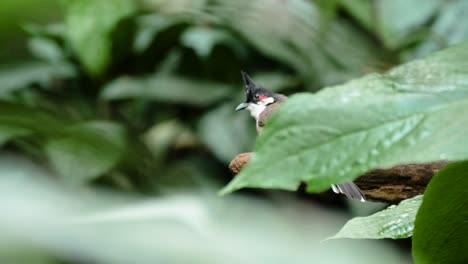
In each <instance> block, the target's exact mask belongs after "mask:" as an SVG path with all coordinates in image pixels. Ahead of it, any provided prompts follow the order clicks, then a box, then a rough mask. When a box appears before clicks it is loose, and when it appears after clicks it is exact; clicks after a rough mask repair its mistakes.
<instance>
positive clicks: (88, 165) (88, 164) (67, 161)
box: [44, 121, 126, 183]
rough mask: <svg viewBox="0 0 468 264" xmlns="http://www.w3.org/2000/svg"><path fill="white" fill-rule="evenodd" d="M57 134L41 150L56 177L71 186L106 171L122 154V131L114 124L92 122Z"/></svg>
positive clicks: (123, 139) (123, 142)
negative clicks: (56, 173) (55, 171)
mask: <svg viewBox="0 0 468 264" xmlns="http://www.w3.org/2000/svg"><path fill="white" fill-rule="evenodd" d="M57 132H58V133H59V135H58V136H56V137H54V138H52V139H51V140H48V141H47V143H46V144H45V146H44V151H45V153H46V154H47V157H48V158H49V160H50V161H51V163H52V166H53V167H54V168H55V169H56V170H57V172H58V173H59V175H62V176H63V177H64V178H65V180H68V181H70V182H72V183H84V182H87V181H89V180H91V179H93V178H95V177H97V176H99V175H102V174H103V173H105V172H107V171H109V170H110V169H111V168H113V167H114V166H115V165H116V164H117V162H118V161H119V160H120V158H121V157H122V156H123V154H124V152H125V145H126V135H125V131H124V129H123V128H122V127H121V126H120V125H118V124H115V123H111V122H104V121H92V122H86V123H80V124H75V125H73V126H69V127H65V128H64V129H62V130H59V131H57Z"/></svg>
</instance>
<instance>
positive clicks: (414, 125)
mask: <svg viewBox="0 0 468 264" xmlns="http://www.w3.org/2000/svg"><path fill="white" fill-rule="evenodd" d="M466 111H468V43H464V44H462V45H459V46H456V47H453V48H450V49H448V50H446V51H443V52H438V53H435V54H433V55H432V56H430V57H427V58H426V59H422V60H418V61H414V62H411V63H408V64H406V65H402V66H400V67H397V68H395V69H393V70H391V71H389V72H388V73H386V74H383V75H380V74H371V75H368V76H366V77H364V78H361V79H358V80H355V81H351V82H349V83H346V84H344V85H341V86H336V87H331V88H328V89H324V90H323V91H321V92H319V93H317V94H299V95H296V96H292V98H290V99H289V100H288V101H287V102H286V103H285V104H284V106H283V107H282V108H280V110H279V111H278V113H277V114H276V115H275V116H273V117H272V118H271V119H270V122H269V123H268V124H267V127H266V128H265V130H264V131H263V133H262V134H261V136H260V137H259V138H258V139H257V143H256V148H255V150H256V151H255V154H254V155H253V157H252V159H251V160H250V162H249V164H248V166H247V167H246V168H244V170H243V171H242V172H241V173H240V174H239V175H237V176H236V178H235V179H234V180H233V181H232V182H231V183H230V184H229V185H228V186H227V187H226V188H225V189H224V190H223V193H227V192H232V191H234V190H237V189H240V188H242V187H261V188H281V189H287V190H295V189H297V187H298V186H299V185H300V183H301V182H306V183H308V187H307V189H308V191H315V192H317V191H323V190H325V189H327V188H328V187H329V185H330V184H332V183H337V182H344V181H348V180H352V179H354V178H356V177H357V176H359V175H361V174H363V173H365V172H367V171H369V170H371V169H375V168H382V167H389V166H393V165H396V164H401V163H411V162H416V163H418V162H428V161H434V160H441V159H442V160H444V159H447V160H457V159H464V158H467V157H468V148H466V146H465V145H464V144H460V142H467V141H468V131H467V130H468V126H466V124H467V123H468V115H463V114H461V113H466Z"/></svg>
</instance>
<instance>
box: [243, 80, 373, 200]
mask: <svg viewBox="0 0 468 264" xmlns="http://www.w3.org/2000/svg"><path fill="white" fill-rule="evenodd" d="M241 74H242V79H243V80H244V86H245V97H246V100H245V102H243V103H241V104H239V105H238V106H237V107H236V111H239V110H242V109H247V110H249V112H250V114H251V115H252V117H253V118H255V121H256V128H257V133H260V132H261V131H262V129H263V127H264V126H265V124H266V122H267V120H268V119H269V118H270V116H271V114H273V113H274V112H275V111H276V110H277V109H278V108H279V107H280V105H281V104H282V103H284V102H285V101H286V100H287V99H288V97H287V96H285V95H282V94H277V93H273V92H271V91H270V90H268V89H266V88H264V87H262V86H258V85H256V84H255V83H254V81H253V80H252V78H250V76H249V75H248V74H247V73H245V72H241ZM331 187H332V190H333V191H334V192H335V193H342V194H344V195H346V196H347V197H348V198H352V199H357V200H360V201H361V202H364V201H365V200H366V198H365V196H364V194H363V193H362V191H361V190H360V189H359V187H357V186H356V184H354V183H353V182H345V183H339V184H334V185H332V186H331Z"/></svg>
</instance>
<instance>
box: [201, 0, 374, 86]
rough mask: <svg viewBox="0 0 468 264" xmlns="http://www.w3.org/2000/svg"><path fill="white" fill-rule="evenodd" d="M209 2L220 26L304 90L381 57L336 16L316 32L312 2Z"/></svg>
mask: <svg viewBox="0 0 468 264" xmlns="http://www.w3.org/2000/svg"><path fill="white" fill-rule="evenodd" d="M215 2H216V4H213V6H211V7H210V10H212V13H213V14H214V15H215V16H216V17H218V18H220V19H222V22H220V23H221V24H225V25H228V26H229V27H231V28H233V29H234V30H236V31H237V32H239V33H241V34H242V35H243V36H244V37H245V38H246V39H247V40H248V41H249V42H250V43H251V44H252V45H253V46H255V47H256V48H257V49H258V50H259V51H260V52H261V53H263V54H264V55H266V56H268V57H272V58H274V59H277V60H279V61H281V62H282V63H284V64H286V65H288V66H290V67H291V68H293V69H295V70H296V71H297V72H298V73H299V74H300V75H301V77H302V78H303V79H304V80H306V81H307V84H308V85H310V86H309V88H310V89H317V88H318V86H323V85H327V84H336V83H339V82H343V81H346V80H349V79H351V78H353V77H357V76H360V75H362V74H363V73H364V72H366V71H368V70H369V69H370V68H373V67H374V66H375V64H376V62H377V61H379V60H380V58H381V54H382V52H381V50H379V49H378V48H377V46H376V45H375V43H373V42H372V41H371V40H370V39H369V38H367V37H366V36H365V35H363V34H362V33H361V32H359V31H358V30H357V29H356V28H354V27H353V26H352V25H351V24H349V23H346V22H344V21H343V20H341V18H337V19H335V20H333V21H329V22H327V30H326V31H323V30H321V29H322V27H321V21H323V19H322V17H321V14H320V12H319V11H320V10H319V9H318V8H317V7H316V6H315V5H314V3H313V2H312V1H300V0H293V1H280V0H274V1H271V0H258V1H248V0H239V1H226V0H217V1H215ZM292 29H294V30H292Z"/></svg>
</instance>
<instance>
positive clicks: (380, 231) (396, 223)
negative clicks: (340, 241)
mask: <svg viewBox="0 0 468 264" xmlns="http://www.w3.org/2000/svg"><path fill="white" fill-rule="evenodd" d="M421 202H422V195H419V196H416V197H413V198H410V199H407V200H404V201H402V202H401V203H400V204H399V205H392V206H390V207H388V208H387V209H385V210H382V211H380V212H378V213H375V214H373V215H370V216H365V217H355V218H353V219H351V220H349V221H348V222H347V223H346V225H345V226H344V227H343V228H342V229H341V230H340V232H338V233H337V234H336V235H334V236H333V237H331V239H335V238H374V239H375V238H393V239H395V238H407V237H410V236H411V235H412V234H413V229H414V219H415V218H416V212H417V211H418V208H419V206H420V205H421Z"/></svg>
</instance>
